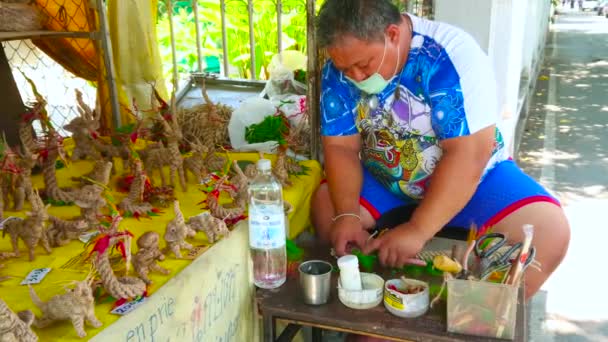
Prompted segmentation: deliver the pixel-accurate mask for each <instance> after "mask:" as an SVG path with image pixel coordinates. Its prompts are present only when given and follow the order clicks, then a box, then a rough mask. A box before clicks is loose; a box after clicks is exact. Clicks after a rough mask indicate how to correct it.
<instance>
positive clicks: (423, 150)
mask: <svg viewBox="0 0 608 342" xmlns="http://www.w3.org/2000/svg"><path fill="white" fill-rule="evenodd" d="M317 20H318V23H317V37H318V42H319V44H320V47H321V48H324V49H325V50H326V51H327V53H328V55H329V57H330V60H329V61H328V62H327V63H326V65H325V67H324V68H323V71H322V94H321V133H322V136H323V137H322V143H323V151H324V161H325V173H326V177H327V182H326V183H325V184H322V185H321V186H320V187H319V189H318V190H317V192H316V194H315V196H314V199H313V223H314V225H315V227H316V229H317V231H318V234H319V236H320V238H321V239H323V240H325V241H329V242H331V243H332V244H333V246H334V248H335V249H336V252H337V253H338V254H344V253H346V252H347V246H348V245H349V244H354V245H357V246H358V247H360V248H362V249H363V251H364V252H366V253H371V252H374V251H376V250H377V251H378V256H379V260H380V261H381V263H382V264H384V265H385V266H393V267H398V266H402V265H403V264H404V262H405V261H406V259H408V258H411V257H413V256H415V255H416V253H418V252H419V251H420V250H421V249H422V248H423V246H424V245H425V244H426V243H427V241H429V239H431V238H432V237H433V236H434V235H435V234H436V233H437V232H438V231H440V230H441V229H442V228H443V227H445V226H457V227H470V226H472V225H474V226H476V227H478V228H479V229H480V230H481V231H483V230H487V229H488V228H489V227H491V228H492V230H493V231H494V232H501V233H505V234H506V235H507V237H508V238H509V239H510V240H511V242H519V241H522V240H523V232H522V226H523V225H524V224H532V225H534V240H533V244H534V246H535V248H536V260H538V261H539V262H540V263H541V264H542V271H537V270H534V269H532V268H529V269H528V271H527V274H526V298H529V297H530V296H532V295H533V294H534V293H536V291H538V289H539V288H540V287H541V285H542V284H543V283H544V282H545V280H546V279H547V278H548V277H549V275H551V273H552V272H553V271H554V270H555V269H556V267H557V266H558V265H559V264H560V262H561V261H562V259H563V257H564V255H565V254H566V251H567V248H568V243H569V240H570V228H569V225H568V222H567V219H566V217H565V215H564V212H563V210H562V208H561V207H560V204H559V202H558V201H557V199H555V198H554V197H553V196H551V195H550V194H549V193H548V192H547V191H546V190H545V189H544V188H543V187H542V186H541V185H539V184H538V183H537V182H536V181H534V180H533V179H532V178H530V177H529V176H528V175H526V174H525V173H524V172H523V171H522V170H521V169H519V168H518V166H517V165H516V164H515V162H513V161H512V160H511V159H510V158H509V155H508V152H507V149H506V147H505V143H504V140H503V137H502V134H501V131H500V128H499V126H498V125H499V123H500V115H499V114H500V110H499V108H500V104H499V103H498V100H497V86H496V81H495V78H494V72H493V69H492V63H491V61H490V59H489V58H488V56H487V55H486V54H485V53H484V52H483V51H482V50H481V48H480V47H479V45H478V44H477V43H476V42H475V40H474V39H473V38H472V37H471V36H470V35H468V34H467V33H465V32H464V31H462V30H460V29H458V28H455V27H453V26H450V25H447V24H443V23H439V22H434V21H429V20H425V19H422V18H418V17H416V16H413V15H411V14H407V13H400V12H399V10H398V9H397V8H396V7H395V6H394V5H393V4H392V3H391V2H390V1H389V0H326V1H325V3H324V4H323V6H322V8H321V10H320V13H319V15H318V18H317ZM408 205H415V206H416V209H415V210H414V212H413V213H412V215H411V217H409V219H408V220H406V221H405V222H402V223H401V224H399V225H398V226H397V227H395V228H394V229H392V230H390V231H389V232H387V233H385V234H383V235H382V236H381V237H379V238H376V239H373V240H370V241H369V242H368V237H369V232H368V230H369V229H371V228H373V227H375V226H376V225H377V224H378V221H379V220H380V222H382V219H383V214H385V213H387V212H388V211H390V210H392V209H395V208H399V207H402V206H408Z"/></svg>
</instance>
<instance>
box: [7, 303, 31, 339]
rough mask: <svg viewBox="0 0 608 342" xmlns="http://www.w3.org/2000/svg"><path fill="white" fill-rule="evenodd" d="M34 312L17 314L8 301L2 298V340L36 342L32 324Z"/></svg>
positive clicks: (28, 311) (27, 311)
mask: <svg viewBox="0 0 608 342" xmlns="http://www.w3.org/2000/svg"><path fill="white" fill-rule="evenodd" d="M33 322H34V314H33V313H32V312H31V311H30V310H26V311H21V312H19V313H18V314H15V313H14V312H13V311H12V310H11V309H10V308H9V307H8V306H7V305H6V303H5V302H4V301H3V300H2V299H0V341H2V342H36V341H38V336H36V334H34V332H33V331H32V329H31V325H32V323H33Z"/></svg>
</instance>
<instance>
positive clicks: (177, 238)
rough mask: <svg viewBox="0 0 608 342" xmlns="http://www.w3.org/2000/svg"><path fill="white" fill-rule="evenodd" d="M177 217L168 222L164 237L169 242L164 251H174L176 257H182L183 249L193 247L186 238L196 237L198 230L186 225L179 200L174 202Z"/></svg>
mask: <svg viewBox="0 0 608 342" xmlns="http://www.w3.org/2000/svg"><path fill="white" fill-rule="evenodd" d="M173 211H174V212H175V218H174V219H173V220H171V221H170V222H169V223H168V224H167V228H166V230H165V235H164V239H165V242H166V244H167V247H166V248H165V250H164V252H165V253H168V252H169V251H170V252H173V254H174V255H175V257H176V258H178V259H181V258H182V253H181V250H182V249H186V250H191V249H192V248H193V247H192V245H191V244H189V243H187V242H186V238H189V237H194V236H195V235H196V232H195V231H194V230H192V228H190V227H188V225H186V221H185V220H184V215H183V214H182V211H181V210H180V208H179V201H175V202H173Z"/></svg>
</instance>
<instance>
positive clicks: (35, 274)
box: [21, 268, 51, 285]
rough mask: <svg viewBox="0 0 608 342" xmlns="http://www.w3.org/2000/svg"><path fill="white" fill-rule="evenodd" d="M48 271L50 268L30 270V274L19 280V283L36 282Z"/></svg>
mask: <svg viewBox="0 0 608 342" xmlns="http://www.w3.org/2000/svg"><path fill="white" fill-rule="evenodd" d="M49 272H51V269H50V268H37V269H35V270H32V271H31V272H30V274H28V275H27V277H25V279H23V281H21V285H30V284H38V283H40V282H41V281H42V279H44V277H46V275H47V274H49Z"/></svg>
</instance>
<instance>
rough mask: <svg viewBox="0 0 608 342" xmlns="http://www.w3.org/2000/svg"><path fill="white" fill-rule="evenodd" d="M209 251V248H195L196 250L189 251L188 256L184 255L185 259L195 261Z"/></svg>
mask: <svg viewBox="0 0 608 342" xmlns="http://www.w3.org/2000/svg"><path fill="white" fill-rule="evenodd" d="M208 249H209V246H194V248H192V249H191V250H189V251H188V254H186V255H184V259H186V260H194V259H196V258H198V257H199V256H200V255H201V254H203V253H205V251H206V250H208Z"/></svg>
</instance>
